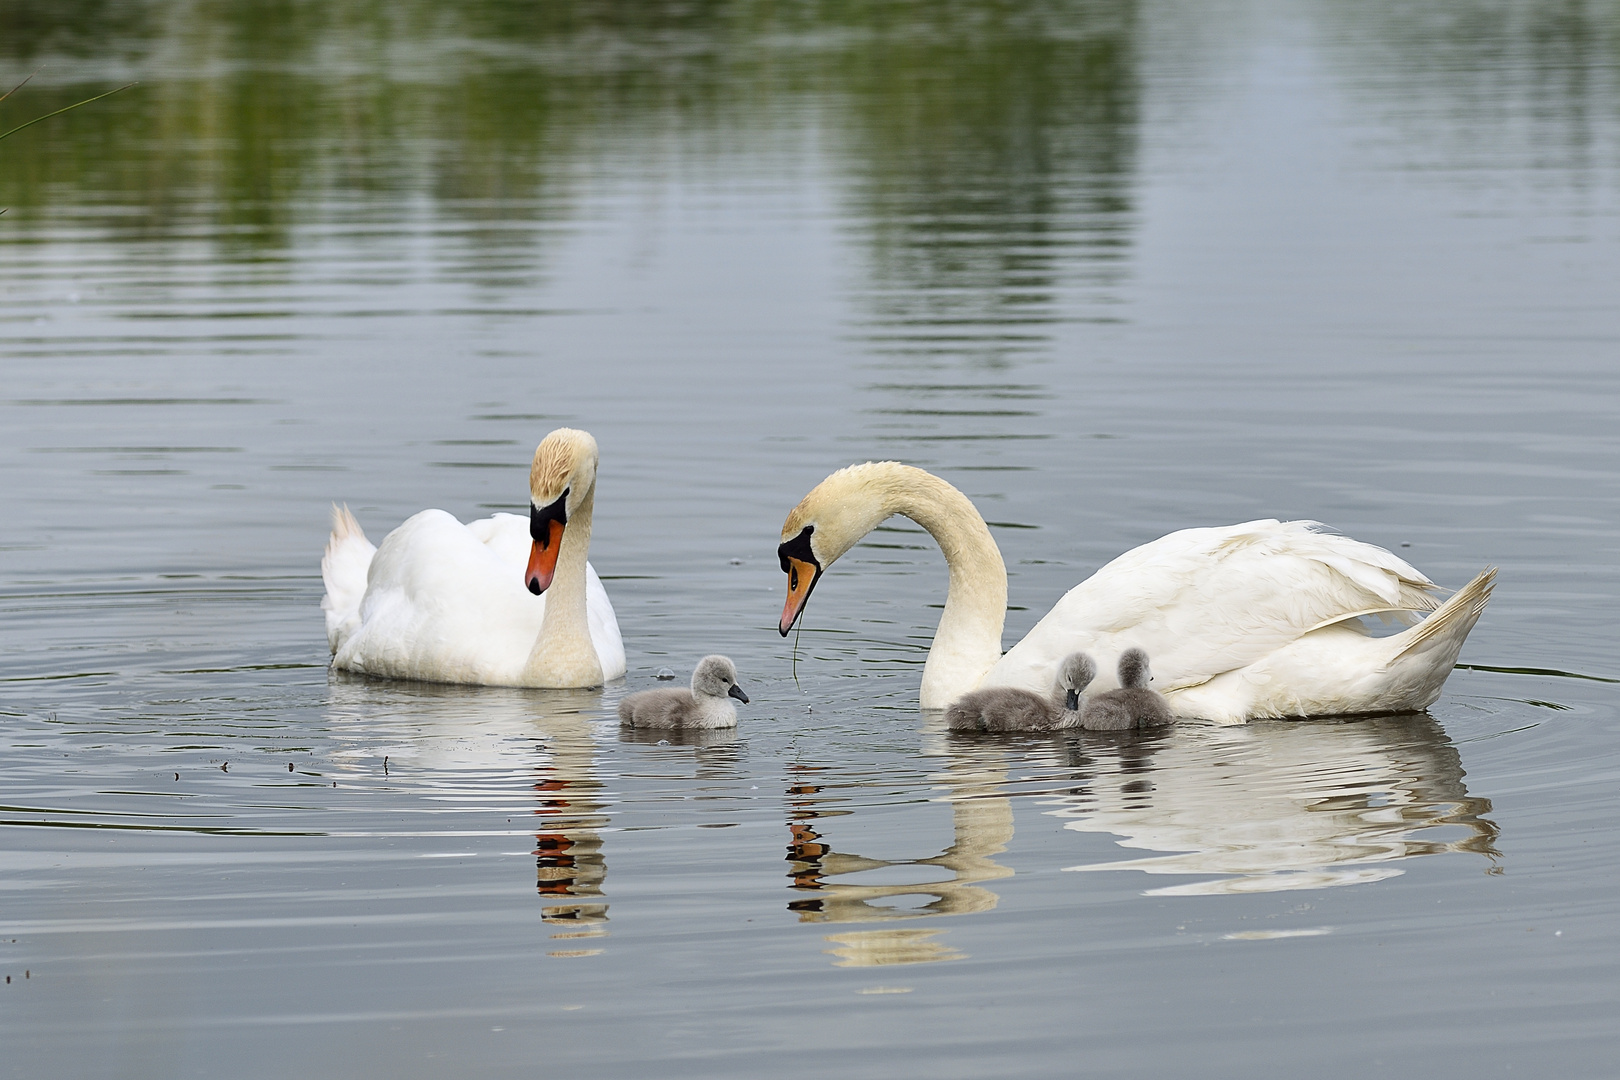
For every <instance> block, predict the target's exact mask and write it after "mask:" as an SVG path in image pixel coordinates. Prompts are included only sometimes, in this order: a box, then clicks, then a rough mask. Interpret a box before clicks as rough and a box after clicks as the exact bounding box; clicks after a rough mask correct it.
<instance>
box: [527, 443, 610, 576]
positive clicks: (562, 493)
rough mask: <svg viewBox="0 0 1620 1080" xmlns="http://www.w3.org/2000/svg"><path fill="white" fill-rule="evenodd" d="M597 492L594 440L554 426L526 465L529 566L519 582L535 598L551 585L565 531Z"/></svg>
mask: <svg viewBox="0 0 1620 1080" xmlns="http://www.w3.org/2000/svg"><path fill="white" fill-rule="evenodd" d="M595 491H596V440H595V439H593V438H591V436H590V433H589V432H585V431H578V430H576V429H574V428H558V429H557V430H556V431H553V432H552V433H551V434H550V435H547V436H546V437H545V438H544V439H542V440H540V445H539V447H537V448H536V449H535V451H534V464H533V465H531V466H530V467H529V535H530V536H532V537H533V538H534V546H533V547H532V548H530V549H529V568H528V570H526V571H525V572H524V574H523V581H524V583H525V584H526V585H528V587H529V591H530V592H532V593H534V594H535V595H536V596H539V595H540V594H541V593H543V592H545V591H546V589H548V588H550V586H551V579H552V577H553V575H555V574H556V572H557V554H558V552H560V551H561V550H562V538H563V530H565V529H566V528H567V527H568V519H569V518H570V517H572V516H573V515H574V514H575V513H576V512H577V511H578V510H579V508H580V507H581V506H582V505H584V503H585V502H586V501H587V500H589V499H590V498H591V497H592V495H593V494H594V492H595Z"/></svg>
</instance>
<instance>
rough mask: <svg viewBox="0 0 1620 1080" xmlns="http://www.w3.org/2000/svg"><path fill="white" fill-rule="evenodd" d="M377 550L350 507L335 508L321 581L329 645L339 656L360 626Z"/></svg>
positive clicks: (322, 602) (322, 604)
mask: <svg viewBox="0 0 1620 1080" xmlns="http://www.w3.org/2000/svg"><path fill="white" fill-rule="evenodd" d="M376 553H377V548H376V546H375V545H373V544H372V542H371V541H370V540H367V539H366V534H365V531H364V530H363V529H361V528H360V522H358V521H356V520H355V517H354V515H353V514H351V513H349V508H348V507H347V506H338V505H337V504H336V503H333V504H332V535H331V536H329V537H328V538H327V540H326V553H325V554H324V555H322V556H321V580H323V581H324V582H325V583H326V595H325V596H324V597H322V598H321V608H322V610H324V611H325V612H326V643H327V644H328V645H330V646H331V647H332V651H333V652H334V653H335V652H337V651H338V647H339V646H340V645H342V644H343V642H344V641H345V640H346V639H347V638H348V636H349V635H350V634H352V633H354V631H355V630H356V629H357V628H358V627H359V625H360V600H361V599H362V598H363V597H364V596H365V595H366V572H367V571H368V570H370V569H371V557H372V556H373V555H375V554H376Z"/></svg>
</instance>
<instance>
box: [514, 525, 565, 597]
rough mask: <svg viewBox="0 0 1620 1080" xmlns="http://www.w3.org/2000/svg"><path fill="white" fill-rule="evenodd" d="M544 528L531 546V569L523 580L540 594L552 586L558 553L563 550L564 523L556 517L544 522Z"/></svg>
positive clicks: (533, 591)
mask: <svg viewBox="0 0 1620 1080" xmlns="http://www.w3.org/2000/svg"><path fill="white" fill-rule="evenodd" d="M541 528H542V529H543V530H544V531H543V532H542V534H541V535H540V536H539V537H538V538H536V539H535V541H534V543H533V545H532V546H531V547H530V548H529V569H528V570H527V571H525V572H524V575H523V580H524V581H525V582H527V583H528V586H529V591H530V592H532V593H534V595H536V596H539V595H540V594H541V593H543V592H545V591H546V590H547V589H549V588H551V579H552V578H553V577H554V576H555V575H556V573H557V553H558V552H559V551H561V550H562V535H563V523H562V522H560V521H558V520H557V519H556V518H552V519H551V520H550V521H547V522H544V523H543V524H542V526H541Z"/></svg>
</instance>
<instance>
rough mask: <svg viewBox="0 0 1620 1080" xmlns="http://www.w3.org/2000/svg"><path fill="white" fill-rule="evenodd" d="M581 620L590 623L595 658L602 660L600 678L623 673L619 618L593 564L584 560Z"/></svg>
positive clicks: (620, 675)
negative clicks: (582, 618)
mask: <svg viewBox="0 0 1620 1080" xmlns="http://www.w3.org/2000/svg"><path fill="white" fill-rule="evenodd" d="M585 621H586V622H587V623H588V624H589V626H590V631H591V644H592V645H594V646H596V658H597V660H598V661H600V662H601V664H602V678H603V679H606V680H608V681H612V680H613V679H619V678H623V677H624V673H625V670H626V668H627V666H628V665H627V664H626V661H625V656H624V639H623V638H622V637H620V636H619V619H618V617H617V616H616V615H614V613H613V601H611V600H609V599H608V594H607V589H605V588H603V587H602V579H601V578H600V577H597V575H596V567H594V566H592V565H591V564H590V563H586V564H585Z"/></svg>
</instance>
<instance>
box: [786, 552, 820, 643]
mask: <svg viewBox="0 0 1620 1080" xmlns="http://www.w3.org/2000/svg"><path fill="white" fill-rule="evenodd" d="M787 567H788V572H787V573H788V594H787V603H786V604H783V605H782V621H781V622H780V623H778V624H777V627H776V628H777V629H778V630H780V631H781V632H782V636H783V637H787V632H788V631H789V630H791V629H793V623H794V622H795V621H796V620H797V619H798V617H799V616H800V614H802V613H803V612H804V602H805V601H806V600H808V599H810V590H811V589H812V588H813V587H814V586H815V584H816V578H817V577H818V576H819V575H820V574H821V569H820V568H819V567H817V566H815V565H814V564H812V563H807V562H805V561H804V560H803V559H794V558H788V559H787Z"/></svg>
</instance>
